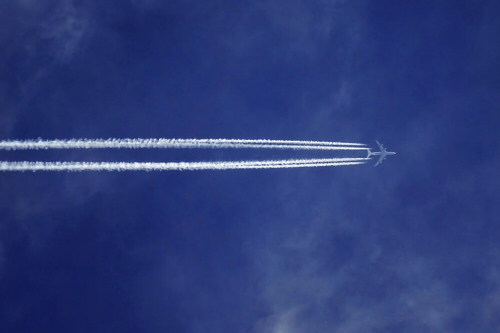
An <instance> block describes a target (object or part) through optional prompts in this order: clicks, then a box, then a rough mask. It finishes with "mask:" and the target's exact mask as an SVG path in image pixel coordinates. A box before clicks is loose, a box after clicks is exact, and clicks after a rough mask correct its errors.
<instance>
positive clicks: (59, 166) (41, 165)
mask: <svg viewBox="0 0 500 333" xmlns="http://www.w3.org/2000/svg"><path fill="white" fill-rule="evenodd" d="M366 160H367V159H365V158H330V159H309V160H308V159H305V160H276V161H237V162H166V163H165V162H0V171H74V172H75V171H76V172H78V171H170V170H177V171H182V170H234V169H282V168H305V167H327V166H346V165H359V164H364V163H365V161H366Z"/></svg>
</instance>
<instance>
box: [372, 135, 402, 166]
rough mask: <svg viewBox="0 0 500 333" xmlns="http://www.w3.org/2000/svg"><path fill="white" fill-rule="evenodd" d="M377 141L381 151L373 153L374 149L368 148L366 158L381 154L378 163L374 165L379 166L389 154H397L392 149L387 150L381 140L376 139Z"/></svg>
mask: <svg viewBox="0 0 500 333" xmlns="http://www.w3.org/2000/svg"><path fill="white" fill-rule="evenodd" d="M375 142H376V143H377V145H378V147H379V148H380V152H378V151H377V152H374V153H372V151H371V150H370V148H366V150H368V156H366V158H368V157H370V156H372V155H374V156H380V158H379V159H378V161H377V163H376V164H375V165H374V166H377V165H379V164H380V163H382V161H383V160H384V159H385V158H386V157H387V155H396V153H395V152H392V151H387V150H386V149H385V148H384V146H383V145H382V144H380V142H378V141H377V140H375Z"/></svg>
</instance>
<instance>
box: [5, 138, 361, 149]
mask: <svg viewBox="0 0 500 333" xmlns="http://www.w3.org/2000/svg"><path fill="white" fill-rule="evenodd" d="M360 146H363V144H360V143H343V142H325V141H293V140H291V141H288V140H237V139H107V140H104V139H96V140H90V139H82V140H75V139H72V140H25V141H20V140H13V141H0V150H27V149H93V148H97V149H102V148H115V149H116V148H256V149H301V150H366V148H364V147H360Z"/></svg>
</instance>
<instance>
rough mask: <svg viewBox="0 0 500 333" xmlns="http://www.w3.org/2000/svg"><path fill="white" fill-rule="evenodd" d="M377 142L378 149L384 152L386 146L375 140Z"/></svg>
mask: <svg viewBox="0 0 500 333" xmlns="http://www.w3.org/2000/svg"><path fill="white" fill-rule="evenodd" d="M375 142H376V143H377V145H378V148H379V149H380V152H382V151H383V150H384V145H383V144H381V143H380V142H378V141H377V140H375Z"/></svg>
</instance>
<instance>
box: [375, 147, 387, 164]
mask: <svg viewBox="0 0 500 333" xmlns="http://www.w3.org/2000/svg"><path fill="white" fill-rule="evenodd" d="M377 143H378V142H377ZM384 158H385V156H384V155H380V158H379V159H378V161H377V163H376V164H375V165H374V167H376V166H377V165H379V164H380V163H382V161H383V160H384Z"/></svg>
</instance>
